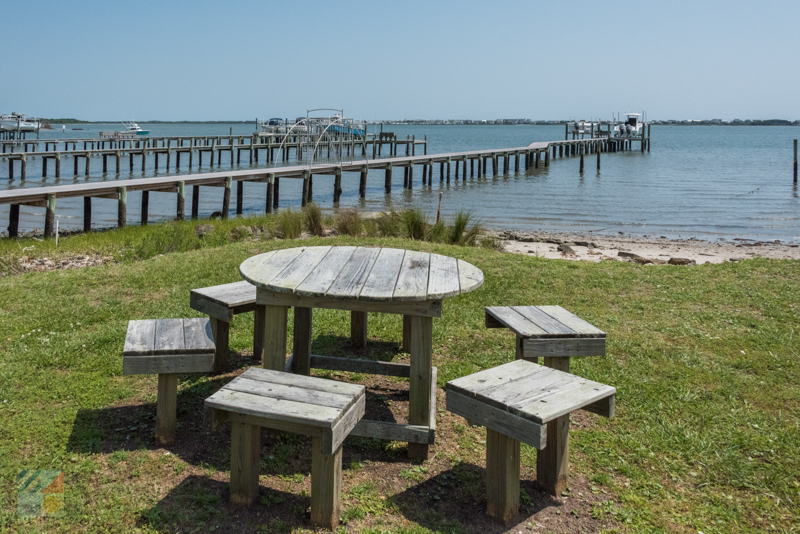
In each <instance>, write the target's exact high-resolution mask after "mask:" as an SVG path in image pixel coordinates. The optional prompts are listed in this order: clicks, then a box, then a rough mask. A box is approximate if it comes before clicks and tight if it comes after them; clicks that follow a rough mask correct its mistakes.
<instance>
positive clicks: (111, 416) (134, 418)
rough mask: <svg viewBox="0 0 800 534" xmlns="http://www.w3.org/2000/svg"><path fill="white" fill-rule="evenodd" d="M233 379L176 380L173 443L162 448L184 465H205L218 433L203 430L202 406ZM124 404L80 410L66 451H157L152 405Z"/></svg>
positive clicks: (193, 377) (189, 376) (199, 377)
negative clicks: (197, 463)
mask: <svg viewBox="0 0 800 534" xmlns="http://www.w3.org/2000/svg"><path fill="white" fill-rule="evenodd" d="M232 378H233V377H232V376H230V375H225V376H219V377H216V378H212V377H209V376H206V375H199V374H187V375H180V376H179V382H180V386H179V391H178V402H177V417H176V430H175V443H174V444H173V445H170V446H168V447H166V449H167V450H169V451H170V452H172V453H174V454H175V455H176V456H178V457H180V458H181V459H182V460H184V461H185V462H187V463H194V462H195V461H198V462H199V461H205V462H208V461H209V460H211V459H212V456H211V455H210V454H204V453H208V452H209V451H208V449H209V448H211V447H213V446H214V445H215V442H216V441H219V437H218V434H219V432H212V433H209V432H208V431H207V430H206V429H205V428H204V426H203V403H204V402H205V399H206V398H208V397H209V396H211V395H212V394H213V393H214V392H216V391H217V390H218V389H219V388H221V387H222V386H223V385H224V384H226V383H227V382H229V381H230V380H231V379H232ZM130 402H132V403H136V402H139V404H126V405H122V406H112V407H107V408H98V409H80V410H78V413H77V415H76V417H75V422H74V423H73V425H72V432H71V434H70V436H69V439H68V441H67V450H69V451H74V452H80V453H86V454H93V453H105V454H108V453H111V452H114V451H134V450H157V449H161V448H162V447H161V446H159V445H156V442H155V419H156V403H155V402H146V403H141V402H140V400H139V399H132V400H131V401H130Z"/></svg>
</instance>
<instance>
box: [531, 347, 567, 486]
mask: <svg viewBox="0 0 800 534" xmlns="http://www.w3.org/2000/svg"><path fill="white" fill-rule="evenodd" d="M544 365H545V366H546V367H551V368H553V369H558V370H559V371H564V372H565V373H568V372H569V358H565V357H561V358H557V357H553V358H548V357H546V358H544ZM568 477H569V414H566V415H562V416H561V417H558V418H556V419H553V420H552V421H550V422H548V423H547V445H546V446H545V448H544V449H542V450H540V451H538V452H537V453H536V482H537V483H538V484H539V485H540V486H542V487H543V488H544V489H545V490H547V491H548V492H550V493H551V494H553V495H561V492H562V491H564V490H566V489H567V479H568Z"/></svg>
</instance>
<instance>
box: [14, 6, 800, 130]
mask: <svg viewBox="0 0 800 534" xmlns="http://www.w3.org/2000/svg"><path fill="white" fill-rule="evenodd" d="M0 9H1V11H0V12H2V13H3V17H2V19H3V21H4V22H3V24H2V34H1V35H2V36H3V43H4V44H3V48H4V49H5V50H6V52H7V54H6V55H5V58H6V59H5V65H6V66H5V68H4V69H3V78H4V81H3V83H2V84H0V113H8V112H11V111H20V112H25V113H30V114H32V115H36V116H41V117H75V118H83V119H88V120H104V119H109V120H119V119H126V118H135V119H137V120H142V121H144V120H147V119H161V120H253V119H255V118H268V117H272V116H279V117H294V116H298V115H304V114H305V110H306V109H307V108H315V107H341V108H344V109H345V113H346V114H347V115H348V116H353V117H356V118H364V119H381V118H383V119H391V118H429V119H430V118H475V119H495V118H517V117H525V118H532V119H560V118H569V117H574V118H587V119H588V118H592V117H598V116H600V117H602V118H609V117H610V115H611V113H612V112H626V111H634V110H642V109H644V110H647V112H648V118H651V119H670V118H674V119H700V118H722V119H733V118H742V119H746V118H782V119H791V120H797V119H800V69H798V65H800V57H798V56H800V32H798V21H800V2H798V1H797V0H794V1H783V2H770V1H762V2H752V1H751V2H739V1H728V2H704V1H694V2H682V1H671V2H660V1H659V2H630V1H628V2H616V1H611V0H607V1H603V2H599V1H591V2H589V1H587V2H584V1H572V2H564V3H561V2H533V1H527V2H523V1H521V2H515V1H482V2H472V1H458V2H455V1H454V2H443V1H436V0H428V1H414V0H406V1H403V2H383V1H372V2H366V1H364V2H361V1H342V2H336V1H330V0H329V1H293V2H267V1H260V2H257V1H226V2H206V1H200V0H198V1H193V2H188V1H172V2H166V1H163V0H162V1H160V2H151V1H147V0H137V1H136V2H108V1H104V2H89V1H71V2H65V1H58V2H55V1H48V0H39V1H35V2H28V1H26V2H22V1H15V2H12V1H10V0H6V1H4V2H3V3H2V7H1V8H0ZM9 52H10V53H9Z"/></svg>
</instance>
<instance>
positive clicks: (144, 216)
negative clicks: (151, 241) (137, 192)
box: [141, 191, 150, 226]
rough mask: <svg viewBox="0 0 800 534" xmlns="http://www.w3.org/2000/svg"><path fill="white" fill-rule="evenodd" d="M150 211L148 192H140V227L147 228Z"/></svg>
mask: <svg viewBox="0 0 800 534" xmlns="http://www.w3.org/2000/svg"><path fill="white" fill-rule="evenodd" d="M149 211H150V191H142V222H141V224H142V226H147V219H148V218H149V217H148V214H149Z"/></svg>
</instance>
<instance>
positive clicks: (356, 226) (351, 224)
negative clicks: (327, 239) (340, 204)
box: [336, 209, 364, 236]
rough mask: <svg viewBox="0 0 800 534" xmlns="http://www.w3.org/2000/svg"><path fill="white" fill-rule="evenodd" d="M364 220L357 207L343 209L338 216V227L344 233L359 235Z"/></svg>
mask: <svg viewBox="0 0 800 534" xmlns="http://www.w3.org/2000/svg"><path fill="white" fill-rule="evenodd" d="M363 226H364V221H363V220H362V219H361V216H360V215H359V214H358V210H357V209H348V210H341V211H340V212H339V215H338V217H337V218H336V229H337V230H338V231H339V233H340V234H342V235H352V236H357V235H359V234H361V230H362V228H363Z"/></svg>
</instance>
